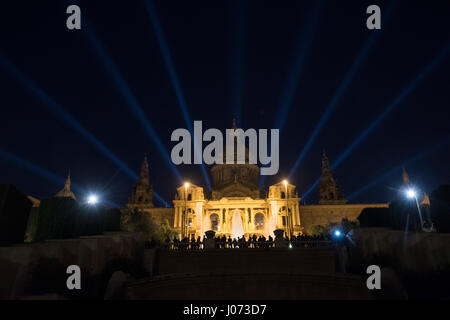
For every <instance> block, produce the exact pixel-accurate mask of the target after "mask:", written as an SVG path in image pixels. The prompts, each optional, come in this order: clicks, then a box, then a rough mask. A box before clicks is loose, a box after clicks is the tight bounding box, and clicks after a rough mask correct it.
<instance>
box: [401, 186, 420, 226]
mask: <svg viewBox="0 0 450 320" xmlns="http://www.w3.org/2000/svg"><path fill="white" fill-rule="evenodd" d="M405 194H406V197H407V198H408V199H414V200H415V201H416V205H417V211H418V212H419V218H420V228H421V229H422V230H423V219H422V212H421V211H420V205H419V200H417V192H416V190H414V189H413V188H409V189H408V190H406V192H405Z"/></svg>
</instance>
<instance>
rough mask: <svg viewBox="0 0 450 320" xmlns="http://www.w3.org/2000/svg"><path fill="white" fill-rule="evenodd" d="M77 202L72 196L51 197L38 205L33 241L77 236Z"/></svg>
mask: <svg viewBox="0 0 450 320" xmlns="http://www.w3.org/2000/svg"><path fill="white" fill-rule="evenodd" d="M77 218H78V204H77V202H76V201H75V200H74V199H72V198H59V197H52V198H47V199H43V200H42V201H41V203H40V205H39V213H38V218H37V226H36V235H35V239H34V240H35V241H43V240H47V239H66V238H74V237H77V236H78V232H77V230H76V222H77Z"/></svg>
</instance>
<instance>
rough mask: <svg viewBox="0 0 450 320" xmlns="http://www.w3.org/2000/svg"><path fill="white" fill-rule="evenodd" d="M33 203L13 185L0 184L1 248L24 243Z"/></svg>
mask: <svg viewBox="0 0 450 320" xmlns="http://www.w3.org/2000/svg"><path fill="white" fill-rule="evenodd" d="M32 205H33V204H32V202H31V200H29V199H28V198H27V196H26V195H25V194H23V193H22V192H21V191H20V190H19V189H17V188H16V187H14V186H13V185H11V184H0V246H1V245H11V244H15V243H22V242H23V241H24V238H25V230H26V227H27V222H28V217H29V214H30V210H31V207H32Z"/></svg>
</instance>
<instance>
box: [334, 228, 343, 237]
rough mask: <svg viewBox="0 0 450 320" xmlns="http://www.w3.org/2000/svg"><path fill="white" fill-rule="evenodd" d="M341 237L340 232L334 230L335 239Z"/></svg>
mask: <svg viewBox="0 0 450 320" xmlns="http://www.w3.org/2000/svg"><path fill="white" fill-rule="evenodd" d="M341 235H342V232H341V231H340V230H334V236H335V237H336V238H339V237H340V236H341Z"/></svg>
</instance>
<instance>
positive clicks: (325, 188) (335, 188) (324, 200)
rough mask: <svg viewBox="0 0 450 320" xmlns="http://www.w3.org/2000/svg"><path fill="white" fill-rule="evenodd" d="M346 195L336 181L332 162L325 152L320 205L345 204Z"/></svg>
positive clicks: (320, 185) (320, 187)
mask: <svg viewBox="0 0 450 320" xmlns="http://www.w3.org/2000/svg"><path fill="white" fill-rule="evenodd" d="M345 203H347V199H345V197H344V194H343V192H342V190H341V188H340V186H339V184H338V183H337V181H336V180H334V177H333V173H332V172H331V168H330V161H329V160H328V157H327V155H326V154H325V151H323V154H322V180H320V184H319V204H345Z"/></svg>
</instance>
